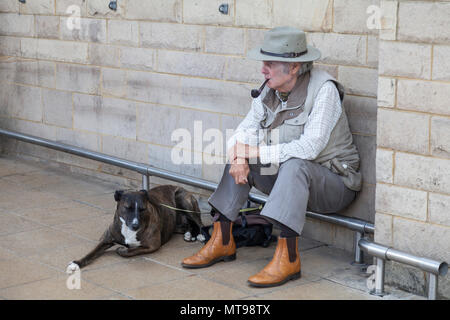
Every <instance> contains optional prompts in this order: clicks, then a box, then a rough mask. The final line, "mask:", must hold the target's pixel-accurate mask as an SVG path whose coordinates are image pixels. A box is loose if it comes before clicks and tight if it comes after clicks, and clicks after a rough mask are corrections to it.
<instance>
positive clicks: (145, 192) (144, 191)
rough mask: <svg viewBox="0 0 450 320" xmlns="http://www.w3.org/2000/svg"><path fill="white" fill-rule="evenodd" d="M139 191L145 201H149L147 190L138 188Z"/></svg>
mask: <svg viewBox="0 0 450 320" xmlns="http://www.w3.org/2000/svg"><path fill="white" fill-rule="evenodd" d="M139 193H140V194H142V195H143V196H144V199H146V200H147V201H149V200H150V199H149V197H148V191H147V190H144V189H142V190H139Z"/></svg>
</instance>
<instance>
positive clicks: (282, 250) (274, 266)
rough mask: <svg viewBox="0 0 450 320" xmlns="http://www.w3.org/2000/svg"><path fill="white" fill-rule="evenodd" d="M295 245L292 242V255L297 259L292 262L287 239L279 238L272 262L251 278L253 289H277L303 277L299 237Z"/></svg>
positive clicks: (249, 280)
mask: <svg viewBox="0 0 450 320" xmlns="http://www.w3.org/2000/svg"><path fill="white" fill-rule="evenodd" d="M292 239H295V243H294V242H293V241H292V242H291V245H292V249H295V251H292V253H294V252H295V256H296V257H295V258H294V257H291V259H292V258H294V259H295V260H294V259H292V260H293V261H292V262H291V261H290V259H289V251H288V242H287V238H281V237H279V238H278V244H277V248H276V250H275V254H274V255H273V258H272V261H270V262H269V264H268V265H266V266H265V267H264V269H262V270H261V271H260V272H259V273H257V274H255V275H253V276H251V277H250V278H249V279H248V283H249V284H250V285H251V286H253V287H264V288H265V287H275V286H279V285H282V284H284V283H286V282H287V281H289V280H293V279H298V278H300V277H301V265H300V254H299V253H298V237H297V238H292Z"/></svg>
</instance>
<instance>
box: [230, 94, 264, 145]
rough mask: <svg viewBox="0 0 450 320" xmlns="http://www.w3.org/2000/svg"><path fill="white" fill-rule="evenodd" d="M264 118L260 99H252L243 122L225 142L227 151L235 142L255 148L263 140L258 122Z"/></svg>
mask: <svg viewBox="0 0 450 320" xmlns="http://www.w3.org/2000/svg"><path fill="white" fill-rule="evenodd" d="M263 118H264V109H263V106H262V102H261V97H258V98H256V99H253V101H252V105H251V108H250V111H249V112H248V113H247V115H246V116H245V118H244V120H242V122H241V123H240V124H239V126H238V127H237V128H236V130H235V132H234V134H233V135H232V136H231V137H230V138H229V139H228V141H227V150H228V149H230V148H231V147H232V146H234V145H235V144H236V142H237V141H239V142H241V143H243V144H248V145H251V146H257V145H259V143H260V142H261V141H262V140H263V138H264V136H263V134H262V132H261V130H259V129H260V127H261V126H260V122H261V120H263Z"/></svg>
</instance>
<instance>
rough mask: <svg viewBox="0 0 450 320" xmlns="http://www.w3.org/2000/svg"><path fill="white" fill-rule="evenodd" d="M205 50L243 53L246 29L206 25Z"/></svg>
mask: <svg viewBox="0 0 450 320" xmlns="http://www.w3.org/2000/svg"><path fill="white" fill-rule="evenodd" d="M205 52H210V53H219V54H234V55H243V54H244V52H245V31H244V29H241V28H221V27H206V40H205Z"/></svg>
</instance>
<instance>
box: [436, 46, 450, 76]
mask: <svg viewBox="0 0 450 320" xmlns="http://www.w3.org/2000/svg"><path fill="white" fill-rule="evenodd" d="M433 56H434V59H433V75H432V78H433V80H444V81H449V80H450V61H449V59H448V57H449V56H450V46H441V45H436V46H434V50H433Z"/></svg>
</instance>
